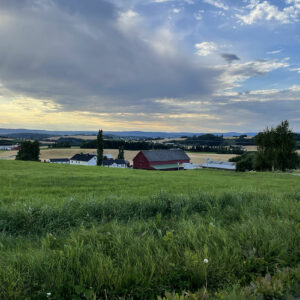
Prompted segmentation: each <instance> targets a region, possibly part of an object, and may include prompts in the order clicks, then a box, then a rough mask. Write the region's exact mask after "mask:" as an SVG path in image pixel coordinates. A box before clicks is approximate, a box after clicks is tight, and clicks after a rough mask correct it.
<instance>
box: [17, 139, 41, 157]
mask: <svg viewBox="0 0 300 300" xmlns="http://www.w3.org/2000/svg"><path fill="white" fill-rule="evenodd" d="M39 156H40V144H39V142H38V141H34V142H31V141H25V142H22V143H21V148H20V150H19V151H18V154H17V156H16V160H31V161H38V160H39Z"/></svg>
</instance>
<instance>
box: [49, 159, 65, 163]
mask: <svg viewBox="0 0 300 300" xmlns="http://www.w3.org/2000/svg"><path fill="white" fill-rule="evenodd" d="M49 163H52V164H69V163H70V160H69V159H68V158H50V159H49Z"/></svg>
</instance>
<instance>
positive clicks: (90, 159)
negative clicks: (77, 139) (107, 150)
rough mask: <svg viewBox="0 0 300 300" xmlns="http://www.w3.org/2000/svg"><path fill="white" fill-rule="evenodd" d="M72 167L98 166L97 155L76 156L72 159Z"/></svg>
mask: <svg viewBox="0 0 300 300" xmlns="http://www.w3.org/2000/svg"><path fill="white" fill-rule="evenodd" d="M70 164H71V165H83V166H96V165H97V155H95V154H83V153H80V154H75V155H74V156H73V157H72V158H71V159H70Z"/></svg>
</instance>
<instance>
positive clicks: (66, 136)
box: [48, 135, 97, 141]
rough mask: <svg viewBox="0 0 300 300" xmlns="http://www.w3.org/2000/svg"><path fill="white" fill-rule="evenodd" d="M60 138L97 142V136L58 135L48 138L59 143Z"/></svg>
mask: <svg viewBox="0 0 300 300" xmlns="http://www.w3.org/2000/svg"><path fill="white" fill-rule="evenodd" d="M60 138H74V139H82V140H96V139H97V136H96V135H58V136H53V137H50V138H48V139H49V140H52V141H57V140H58V139H60Z"/></svg>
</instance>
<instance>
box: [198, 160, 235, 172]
mask: <svg viewBox="0 0 300 300" xmlns="http://www.w3.org/2000/svg"><path fill="white" fill-rule="evenodd" d="M202 168H209V169H221V170H232V171H235V170H236V165H235V163H234V162H229V161H212V160H210V159H209V158H208V159H206V162H205V164H203V165H202Z"/></svg>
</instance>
